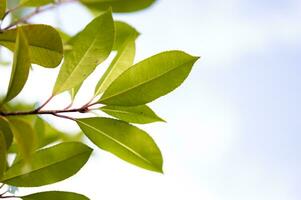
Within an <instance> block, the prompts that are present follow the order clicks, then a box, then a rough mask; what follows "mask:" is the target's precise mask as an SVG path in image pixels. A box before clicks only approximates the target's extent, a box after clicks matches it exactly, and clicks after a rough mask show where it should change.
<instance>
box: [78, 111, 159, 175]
mask: <svg viewBox="0 0 301 200" xmlns="http://www.w3.org/2000/svg"><path fill="white" fill-rule="evenodd" d="M76 121H77V124H78V125H79V126H80V128H81V129H82V131H83V132H84V133H85V134H86V135H87V137H88V138H89V139H90V140H91V141H92V142H93V143H94V144H96V145H97V146H98V147H99V148H101V149H103V150H105V151H109V152H111V153H113V154H115V155H116V156H118V157H119V158H121V159H123V160H125V161H127V162H129V163H132V164H134V165H137V166H139V167H142V168H144V169H148V170H152V171H156V172H162V163H163V159H162V155H161V152H160V150H159V148H158V147H157V145H156V143H155V142H154V140H153V139H152V138H151V137H150V136H149V135H148V134H147V133H146V132H144V131H143V130H141V129H139V128H137V127H135V126H132V125H130V124H128V123H126V122H123V121H119V120H115V119H109V118H101V117H98V118H85V119H77V120H76Z"/></svg>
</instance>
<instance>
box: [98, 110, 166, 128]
mask: <svg viewBox="0 0 301 200" xmlns="http://www.w3.org/2000/svg"><path fill="white" fill-rule="evenodd" d="M100 110H102V111H103V112H105V113H107V114H108V115H111V116H113V117H116V118H118V119H121V120H123V121H126V122H130V123H136V124H148V123H152V122H159V121H161V122H164V120H163V119H161V118H160V117H159V116H158V115H156V113H155V112H154V111H153V110H152V109H150V108H149V107H148V106H146V105H141V106H134V107H125V106H104V107H101V108H100Z"/></svg>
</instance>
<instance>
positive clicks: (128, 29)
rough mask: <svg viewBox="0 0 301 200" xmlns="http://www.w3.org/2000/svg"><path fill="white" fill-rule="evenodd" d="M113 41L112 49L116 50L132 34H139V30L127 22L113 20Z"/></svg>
mask: <svg viewBox="0 0 301 200" xmlns="http://www.w3.org/2000/svg"><path fill="white" fill-rule="evenodd" d="M114 25H115V41H114V46H113V49H114V50H118V49H120V48H121V47H122V45H123V44H124V42H125V41H126V40H127V39H128V37H129V36H130V35H132V34H136V35H139V32H138V31H137V30H136V29H135V28H134V27H132V26H130V25H129V24H127V23H125V22H122V21H115V22H114Z"/></svg>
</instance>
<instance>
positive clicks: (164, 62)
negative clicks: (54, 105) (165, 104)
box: [99, 51, 198, 106]
mask: <svg viewBox="0 0 301 200" xmlns="http://www.w3.org/2000/svg"><path fill="white" fill-rule="evenodd" d="M197 59H198V57H193V56H190V55H188V54H186V53H184V52H181V51H167V52H163V53H160V54H157V55H155V56H152V57H150V58H148V59H145V60H143V61H141V62H139V63H138V64H135V65H133V66H132V67H130V68H129V69H128V70H127V71H125V72H124V73H123V74H121V75H120V76H119V77H118V78H117V79H116V80H115V81H114V82H113V83H112V84H111V85H110V86H109V87H108V89H107V90H106V91H105V92H104V94H103V96H102V97H101V99H100V100H99V102H100V103H103V104H106V105H120V106H135V105H142V104H146V103H149V102H151V101H153V100H155V99H157V98H159V97H161V96H163V95H166V94H167V93H169V92H171V91H173V90H174V89H176V88H177V87H178V86H180V85H181V83H182V82H183V81H184V80H185V79H186V77H187V76H188V74H189V73H190V71H191V68H192V65H193V64H194V63H195V62H196V60H197Z"/></svg>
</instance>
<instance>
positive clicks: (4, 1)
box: [0, 0, 6, 19]
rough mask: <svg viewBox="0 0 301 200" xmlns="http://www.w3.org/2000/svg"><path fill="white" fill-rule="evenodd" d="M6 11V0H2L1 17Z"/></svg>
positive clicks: (0, 5)
mask: <svg viewBox="0 0 301 200" xmlns="http://www.w3.org/2000/svg"><path fill="white" fill-rule="evenodd" d="M5 11H6V0H0V19H2V18H3V16H4V15H5Z"/></svg>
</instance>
